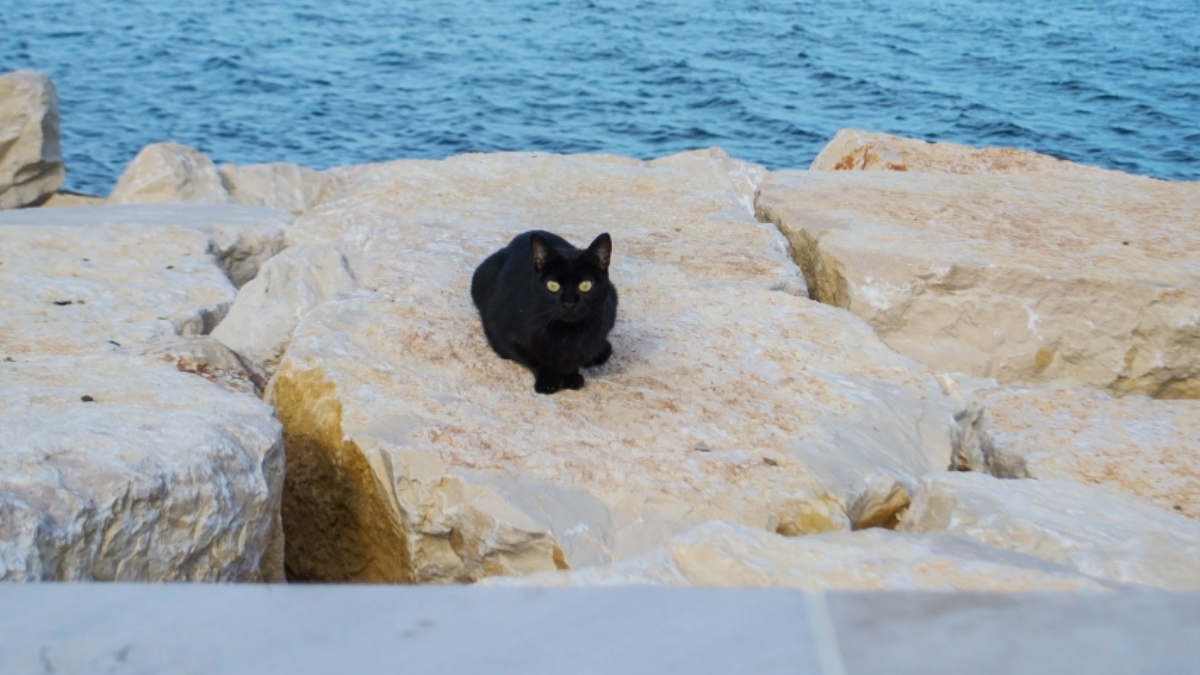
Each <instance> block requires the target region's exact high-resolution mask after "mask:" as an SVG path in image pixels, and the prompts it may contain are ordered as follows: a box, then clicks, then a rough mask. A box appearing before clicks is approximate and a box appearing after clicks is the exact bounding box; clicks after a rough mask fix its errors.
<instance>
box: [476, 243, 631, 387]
mask: <svg viewBox="0 0 1200 675" xmlns="http://www.w3.org/2000/svg"><path fill="white" fill-rule="evenodd" d="M611 257H612V238H611V237H609V236H608V234H607V233H605V234H602V235H600V236H599V237H596V240H595V241H593V242H592V245H591V246H588V247H587V250H583V251H581V250H579V249H577V248H575V247H574V246H572V245H571V244H569V243H567V240H565V239H563V238H562V237H560V236H558V235H556V234H551V233H549V232H542V231H540V230H535V231H532V232H526V233H524V234H519V235H517V236H516V238H514V239H513V240H512V241H511V242H510V243H509V244H508V246H506V247H504V248H502V249H500V250H499V251H496V252H495V253H493V254H492V255H490V256H488V258H487V260H484V261H483V262H482V263H480V265H479V267H478V268H476V270H475V275H474V276H473V277H472V278H471V299H472V300H474V301H475V306H476V307H478V308H479V317H480V318H481V319H482V320H483V332H484V334H485V335H487V339H488V343H490V344H491V345H492V349H494V350H496V353H497V354H499V355H500V357H501V358H505V359H512V360H513V361H516V362H517V363H519V364H521V365H523V366H525V367H526V368H528V369H530V370H532V371H533V374H534V376H535V378H536V379H535V381H534V385H533V388H534V390H535V391H537V392H538V393H539V394H553V393H554V392H556V391H559V390H561V389H580V388H582V387H583V376H582V375H580V374H579V369H580V368H581V367H582V368H588V367H591V366H598V365H601V364H603V363H604V362H605V361H608V357H609V356H611V355H612V345H611V344H609V342H608V339H607V338H608V332H609V331H610V330H612V327H613V324H614V323H615V322H616V319H617V289H616V288H614V287H613V285H612V283H610V282H609V280H608V261H609V259H610V258H611Z"/></svg>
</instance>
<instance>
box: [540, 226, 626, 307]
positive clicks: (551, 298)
mask: <svg viewBox="0 0 1200 675" xmlns="http://www.w3.org/2000/svg"><path fill="white" fill-rule="evenodd" d="M530 252H531V253H532V254H533V269H534V272H535V273H536V274H535V277H536V279H537V284H538V293H539V297H540V298H541V299H542V304H543V305H544V306H547V307H548V309H547V311H549V312H551V313H552V316H554V318H555V319H557V320H559V321H565V322H568V323H571V322H575V321H580V320H583V319H584V318H585V317H587V316H588V313H589V312H591V311H592V310H594V309H598V308H600V307H601V306H603V303H604V301H605V299H606V298H607V297H608V294H609V281H608V262H609V260H610V259H611V258H612V237H609V236H608V233H607V232H605V233H604V234H602V235H600V236H599V237H596V239H595V241H593V242H592V243H591V245H590V246H588V247H587V248H586V249H584V250H582V251H580V250H578V249H575V250H574V252H564V251H559V250H557V249H555V248H554V247H553V246H551V245H550V243H549V242H547V241H546V240H545V239H544V238H542V237H541V236H540V235H538V234H536V233H535V234H534V235H533V236H532V237H531V239H530Z"/></svg>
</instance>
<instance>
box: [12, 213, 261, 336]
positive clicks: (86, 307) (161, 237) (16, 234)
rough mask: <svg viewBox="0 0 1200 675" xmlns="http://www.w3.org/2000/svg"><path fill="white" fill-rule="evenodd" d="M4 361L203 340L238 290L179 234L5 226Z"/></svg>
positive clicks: (184, 232)
mask: <svg viewBox="0 0 1200 675" xmlns="http://www.w3.org/2000/svg"><path fill="white" fill-rule="evenodd" d="M0 237H2V238H3V239H4V245H3V246H2V247H0V287H2V288H3V289H4V291H3V293H0V325H2V326H3V327H4V330H3V331H0V355H3V356H10V357H13V358H18V359H22V358H24V357H26V356H32V355H37V354H57V355H65V354H85V353H94V352H98V351H107V350H109V349H111V348H112V347H113V346H114V343H115V345H119V346H124V347H128V346H131V345H134V344H137V343H143V342H148V341H150V340H152V339H154V338H157V337H162V336H168V335H184V336H194V335H202V334H204V333H207V332H208V331H210V330H212V328H213V327H214V326H215V325H216V324H217V322H218V321H220V319H221V317H223V316H225V312H226V311H227V310H228V309H229V306H230V305H231V304H232V303H233V299H234V297H236V294H237V291H236V289H235V288H234V287H233V284H231V283H230V282H229V279H228V277H226V275H225V271H224V270H223V269H221V267H220V266H219V265H218V264H217V261H216V259H215V258H214V257H213V256H212V255H210V252H211V248H212V242H211V240H210V239H209V238H208V237H206V236H205V235H204V234H202V233H200V232H197V231H196V230H192V229H188V228H184V227H177V226H169V225H167V226H162V225H155V226H147V225H139V224H111V225H97V226H94V227H73V226H55V225H39V226H29V225H0Z"/></svg>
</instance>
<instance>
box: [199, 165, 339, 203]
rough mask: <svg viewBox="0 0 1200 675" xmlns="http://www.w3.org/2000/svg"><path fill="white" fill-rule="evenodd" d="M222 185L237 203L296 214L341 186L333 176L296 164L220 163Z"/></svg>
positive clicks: (321, 200)
mask: <svg viewBox="0 0 1200 675" xmlns="http://www.w3.org/2000/svg"><path fill="white" fill-rule="evenodd" d="M220 172H221V180H222V181H224V184H225V188H226V189H227V190H228V191H229V194H230V195H231V196H232V197H233V201H235V202H237V203H238V204H253V205H255V206H268V207H270V208H274V209H279V210H281V211H287V212H289V213H292V214H295V215H299V214H301V213H304V212H305V211H307V210H309V209H311V208H312V207H314V206H316V205H317V204H320V203H321V202H324V201H327V200H330V199H334V198H335V197H336V196H337V195H338V194H339V190H340V188H341V181H339V180H338V179H337V178H336V177H335V176H333V175H331V174H328V173H325V172H323V171H317V170H315V169H309V168H307V167H303V166H299V165H297V164H282V163H275V164H249V165H244V166H238V165H236V164H223V165H222V166H221V168H220Z"/></svg>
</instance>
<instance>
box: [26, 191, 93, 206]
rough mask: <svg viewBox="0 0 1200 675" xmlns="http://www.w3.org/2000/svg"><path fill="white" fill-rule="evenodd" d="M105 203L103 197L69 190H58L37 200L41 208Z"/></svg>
mask: <svg viewBox="0 0 1200 675" xmlns="http://www.w3.org/2000/svg"><path fill="white" fill-rule="evenodd" d="M107 203H108V200H107V199H105V198H104V197H96V196H94V195H85V194H81V193H78V192H71V191H69V190H59V191H58V192H55V193H54V194H52V195H50V196H49V197H47V198H46V199H45V200H43V201H40V202H38V204H37V205H38V206H39V207H41V208H57V207H63V206H100V205H102V204H107Z"/></svg>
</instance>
